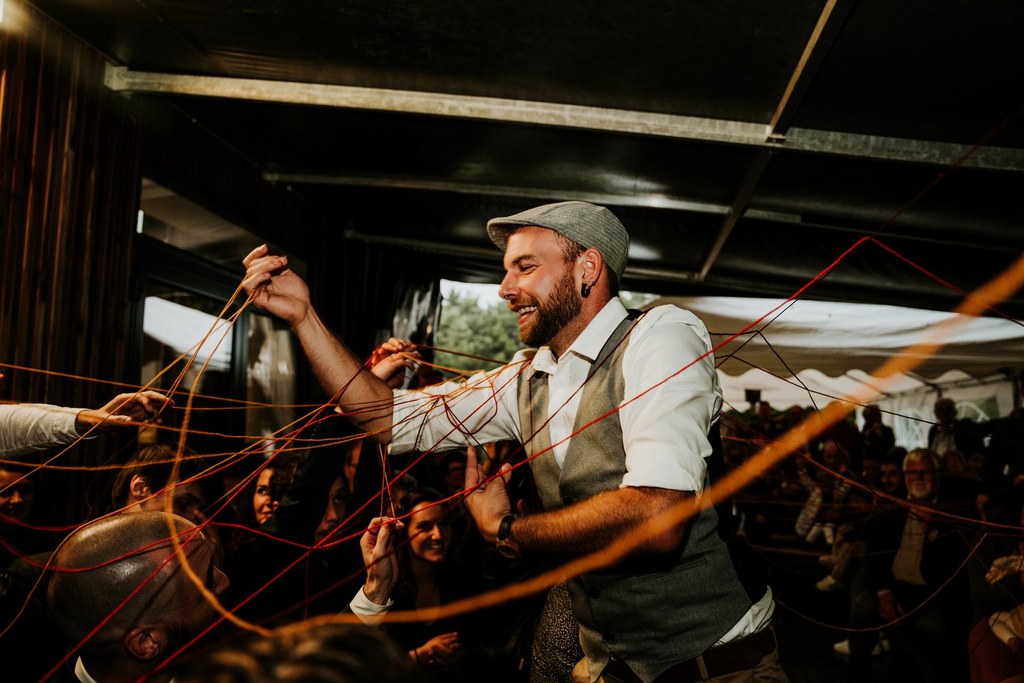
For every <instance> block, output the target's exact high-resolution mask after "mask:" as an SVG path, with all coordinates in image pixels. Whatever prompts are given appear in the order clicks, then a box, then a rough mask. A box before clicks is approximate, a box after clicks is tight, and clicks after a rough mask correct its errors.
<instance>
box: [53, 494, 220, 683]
mask: <svg viewBox="0 0 1024 683" xmlns="http://www.w3.org/2000/svg"><path fill="white" fill-rule="evenodd" d="M172 537H176V538H177V539H178V542H179V544H180V548H181V553H180V554H179V553H177V552H176V551H175V546H174V543H173V542H172V540H171V539H172ZM214 554H215V548H214V546H213V544H212V543H211V542H210V541H209V540H208V539H207V537H206V536H205V535H204V534H202V533H201V532H200V530H199V529H198V528H197V527H196V526H195V525H194V524H192V523H191V522H189V521H188V520H186V519H184V518H182V517H179V516H177V515H169V514H167V513H164V512H158V511H144V512H139V513H137V514H130V515H126V514H112V515H108V516H106V517H102V518H100V519H97V520H95V521H93V522H90V523H88V524H85V525H83V526H82V527H80V528H78V529H77V530H75V531H74V532H72V533H71V534H70V535H69V536H68V537H67V538H66V539H65V541H64V542H63V543H62V544H61V546H60V548H59V549H58V550H57V552H56V553H55V555H54V557H53V560H52V564H51V576H50V581H49V585H48V588H47V605H48V608H49V612H50V615H51V617H52V618H53V621H54V623H55V624H56V625H57V627H58V628H59V629H60V631H61V632H62V633H63V634H64V636H65V637H66V638H67V639H68V640H69V641H70V643H71V644H72V645H74V646H78V645H81V647H80V649H78V653H79V657H80V661H79V665H80V666H82V667H84V669H85V671H86V672H88V674H89V675H90V676H92V678H93V679H95V680H96V681H100V682H101V683H120V682H122V681H125V682H128V681H137V680H142V679H145V680H147V681H166V680H170V677H171V674H172V672H171V671H161V672H160V673H156V672H155V669H156V668H157V667H159V666H160V665H161V664H163V663H164V661H165V660H166V659H167V658H168V657H169V656H171V655H173V654H175V653H176V652H177V651H178V650H179V649H180V648H182V647H183V646H185V645H187V644H189V643H190V642H191V641H192V640H193V639H194V638H195V637H196V636H198V635H200V634H201V633H202V631H203V630H204V629H205V628H206V627H208V626H209V625H211V624H212V623H213V622H214V620H215V618H216V616H217V612H216V610H215V609H214V607H213V606H212V605H211V604H210V602H209V601H208V600H207V599H206V597H205V596H204V595H203V593H202V592H201V591H200V589H199V588H198V587H197V586H196V585H195V584H194V583H193V581H192V579H190V578H189V576H188V574H187V573H186V570H185V569H184V567H183V566H182V562H183V558H182V555H184V561H187V563H188V565H189V566H190V567H191V569H192V571H193V572H194V574H195V575H196V576H197V577H198V579H199V580H200V581H201V582H202V584H203V587H204V588H205V589H206V590H207V591H209V592H210V593H212V594H214V595H216V594H218V593H220V592H221V591H223V590H224V589H225V588H226V587H227V585H228V579H227V576H225V575H224V573H223V572H221V571H220V569H218V568H217V567H216V566H215V564H214ZM70 570H74V571H70ZM83 680H88V679H83Z"/></svg>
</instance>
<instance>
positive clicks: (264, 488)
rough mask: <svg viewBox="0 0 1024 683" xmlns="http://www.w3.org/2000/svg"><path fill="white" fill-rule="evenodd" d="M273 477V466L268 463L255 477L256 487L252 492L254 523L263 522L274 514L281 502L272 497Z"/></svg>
mask: <svg viewBox="0 0 1024 683" xmlns="http://www.w3.org/2000/svg"><path fill="white" fill-rule="evenodd" d="M273 479H274V466H273V465H272V464H268V465H267V466H266V467H264V468H263V469H262V470H260V473H259V475H257V477H256V489H255V490H254V491H253V492H252V513H253V515H254V516H255V517H256V524H264V523H266V522H268V521H269V520H270V518H271V517H273V516H274V511H275V510H277V506H278V505H280V504H281V499H280V498H274V489H273V487H272V481H273Z"/></svg>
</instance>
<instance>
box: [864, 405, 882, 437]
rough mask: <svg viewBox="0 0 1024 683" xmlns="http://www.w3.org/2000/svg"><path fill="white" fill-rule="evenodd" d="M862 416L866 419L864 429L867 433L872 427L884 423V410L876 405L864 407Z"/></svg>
mask: <svg viewBox="0 0 1024 683" xmlns="http://www.w3.org/2000/svg"><path fill="white" fill-rule="evenodd" d="M860 416H861V417H862V418H863V419H864V429H865V431H866V430H867V429H868V428H869V427H870V426H871V425H875V424H878V423H880V422H881V421H882V409H881V408H879V407H878V406H876V405H870V406H864V409H863V410H861V411H860Z"/></svg>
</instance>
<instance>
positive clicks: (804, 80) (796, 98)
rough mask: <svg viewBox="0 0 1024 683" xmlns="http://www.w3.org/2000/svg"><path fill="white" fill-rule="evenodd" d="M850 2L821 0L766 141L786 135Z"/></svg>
mask: <svg viewBox="0 0 1024 683" xmlns="http://www.w3.org/2000/svg"><path fill="white" fill-rule="evenodd" d="M853 3H854V0H828V2H826V3H825V7H824V8H822V10H821V15H819V17H818V22H817V24H815V26H814V30H813V31H811V35H810V37H809V38H808V39H807V45H805V46H804V51H803V54H801V55H800V60H799V61H798V62H797V65H796V68H795V69H793V73H792V74H791V75H790V78H789V83H788V84H787V85H786V90H785V92H783V94H782V98H781V99H780V100H779V104H778V106H776V108H775V113H774V114H772V119H771V121H769V122H768V139H769V140H780V139H782V138H784V137H785V136H786V131H788V130H789V124H790V123H791V122H792V121H793V117H794V116H795V115H796V111H797V109H799V108H800V103H801V102H802V101H803V99H804V95H805V94H807V88H808V87H809V86H810V84H811V81H813V80H814V77H815V76H817V75H818V69H820V68H821V65H822V63H823V62H824V61H825V55H826V54H828V51H829V48H831V47H832V42H833V41H834V40H835V39H836V36H837V35H839V29H840V28H841V27H842V25H843V22H844V21H846V17H847V16H849V14H850V9H851V8H852V7H853Z"/></svg>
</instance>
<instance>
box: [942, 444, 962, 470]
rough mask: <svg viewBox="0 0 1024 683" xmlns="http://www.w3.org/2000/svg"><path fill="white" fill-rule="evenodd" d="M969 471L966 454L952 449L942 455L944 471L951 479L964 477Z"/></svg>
mask: <svg viewBox="0 0 1024 683" xmlns="http://www.w3.org/2000/svg"><path fill="white" fill-rule="evenodd" d="M966 469H967V461H966V460H965V459H964V454H963V453H961V452H960V451H958V450H956V449H955V448H952V449H950V450H948V451H946V452H945V453H943V454H942V471H943V473H945V474H948V475H949V476H951V477H962V476H963V474H964V470H966Z"/></svg>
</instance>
